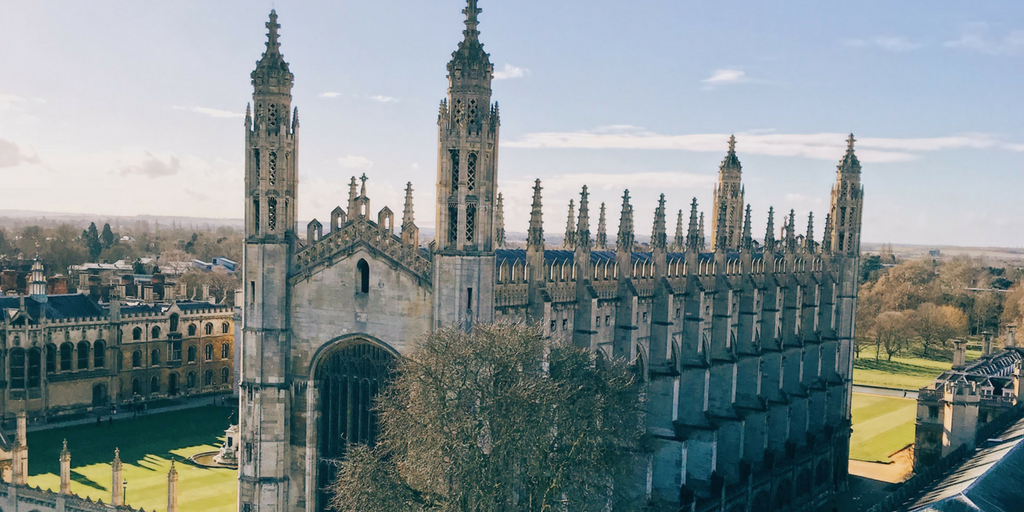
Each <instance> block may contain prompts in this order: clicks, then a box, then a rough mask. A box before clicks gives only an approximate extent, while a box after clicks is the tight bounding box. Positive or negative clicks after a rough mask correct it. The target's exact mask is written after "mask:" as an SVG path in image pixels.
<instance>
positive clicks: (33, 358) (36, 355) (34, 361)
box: [28, 348, 43, 389]
mask: <svg viewBox="0 0 1024 512" xmlns="http://www.w3.org/2000/svg"><path fill="white" fill-rule="evenodd" d="M42 363H43V354H42V352H41V351H40V350H39V349H38V348H31V349H29V350H28V388H29V389H35V388H39V387H41V386H42V385H43V375H42V373H43V372H42V370H43V364H42Z"/></svg>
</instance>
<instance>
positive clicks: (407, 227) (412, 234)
mask: <svg viewBox="0 0 1024 512" xmlns="http://www.w3.org/2000/svg"><path fill="white" fill-rule="evenodd" d="M402 243H404V244H405V245H407V246H410V247H414V248H415V247H419V246H420V229H419V228H418V227H416V220H415V218H414V216H413V209H412V182H411V181H410V182H408V183H406V184H405V210H403V211H402Z"/></svg>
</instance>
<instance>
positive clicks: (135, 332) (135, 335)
mask: <svg viewBox="0 0 1024 512" xmlns="http://www.w3.org/2000/svg"><path fill="white" fill-rule="evenodd" d="M177 330H178V329H177V325H176V322H172V323H171V332H175V331H177ZM198 330H199V328H198V327H196V324H189V326H188V335H189V336H195V335H196V332H198ZM204 330H205V331H206V334H207V335H210V334H213V324H212V323H207V324H206V326H205V328H204ZM230 331H231V325H230V324H228V323H227V322H224V323H222V324H220V333H221V334H227V333H228V332H230ZM149 333H150V335H151V336H150V339H157V338H159V337H160V327H159V326H154V327H153V329H152V330H151V331H150V332H149ZM132 339H133V340H135V341H138V340H141V339H142V327H136V328H134V329H132Z"/></svg>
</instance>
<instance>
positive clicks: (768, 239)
mask: <svg viewBox="0 0 1024 512" xmlns="http://www.w3.org/2000/svg"><path fill="white" fill-rule="evenodd" d="M773 251H775V208H774V207H770V208H768V229H766V230H765V232H764V252H773Z"/></svg>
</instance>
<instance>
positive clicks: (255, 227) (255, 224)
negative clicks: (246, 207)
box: [252, 199, 260, 235]
mask: <svg viewBox="0 0 1024 512" xmlns="http://www.w3.org/2000/svg"><path fill="white" fill-rule="evenodd" d="M252 232H253V234H255V235H259V234H260V200H259V199H253V200H252Z"/></svg>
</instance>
